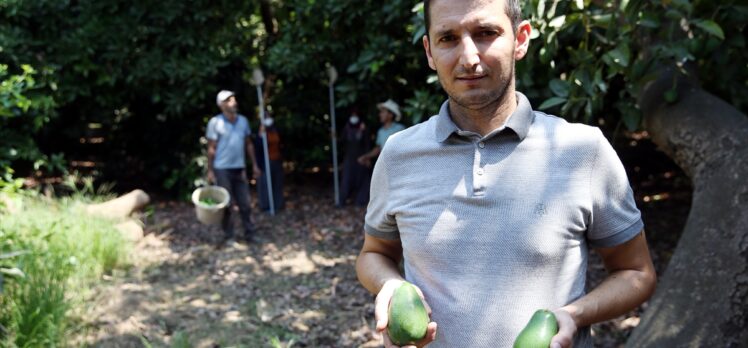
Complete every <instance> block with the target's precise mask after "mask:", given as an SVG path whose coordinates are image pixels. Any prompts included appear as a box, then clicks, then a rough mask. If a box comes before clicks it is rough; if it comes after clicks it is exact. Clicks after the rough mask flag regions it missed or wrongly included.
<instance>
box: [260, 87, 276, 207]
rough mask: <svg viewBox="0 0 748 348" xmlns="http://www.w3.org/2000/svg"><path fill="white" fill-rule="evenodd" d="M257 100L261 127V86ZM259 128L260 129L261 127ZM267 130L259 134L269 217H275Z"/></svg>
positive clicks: (263, 112) (263, 114)
mask: <svg viewBox="0 0 748 348" xmlns="http://www.w3.org/2000/svg"><path fill="white" fill-rule="evenodd" d="M257 100H258V101H259V103H260V123H262V126H264V125H265V101H264V100H262V84H261V83H258V84H257ZM262 126H261V127H262ZM267 134H268V130H267V127H266V128H265V134H260V136H261V137H262V151H263V154H265V172H264V174H265V179H266V180H265V181H266V182H267V185H268V202H269V203H270V215H275V202H274V201H273V182H272V179H271V178H270V156H268V137H267ZM258 184H259V183H258Z"/></svg>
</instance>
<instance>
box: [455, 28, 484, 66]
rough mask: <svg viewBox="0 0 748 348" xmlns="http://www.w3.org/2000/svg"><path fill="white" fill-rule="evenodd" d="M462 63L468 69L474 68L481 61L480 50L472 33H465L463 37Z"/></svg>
mask: <svg viewBox="0 0 748 348" xmlns="http://www.w3.org/2000/svg"><path fill="white" fill-rule="evenodd" d="M460 46H461V48H462V52H460V62H459V63H460V65H462V66H463V67H464V68H465V69H467V70H472V69H474V68H475V66H476V65H478V64H479V63H480V54H479V53H480V52H479V51H478V46H476V45H475V41H473V38H472V37H470V35H463V36H462V39H461V45H460Z"/></svg>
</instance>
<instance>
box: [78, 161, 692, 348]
mask: <svg viewBox="0 0 748 348" xmlns="http://www.w3.org/2000/svg"><path fill="white" fill-rule="evenodd" d="M674 175H675V176H674ZM679 178H681V179H679ZM634 179H635V192H637V201H638V204H639V206H640V207H641V208H642V211H643V215H644V219H645V223H646V224H647V230H648V236H649V239H650V245H651V248H652V253H653V258H654V261H655V263H656V267H657V269H658V273H660V274H662V272H663V271H664V267H665V265H666V263H667V260H668V259H669V257H670V255H671V254H672V251H673V250H674V247H675V243H676V241H677V238H678V235H679V233H680V230H681V229H682V227H683V223H684V221H685V217H686V216H687V214H688V207H689V205H690V191H689V188H688V184H687V182H685V181H683V180H682V174H678V173H675V174H673V173H670V174H667V173H665V172H658V173H654V174H647V175H644V176H643V177H642V178H637V177H636V175H634ZM678 180H681V181H678ZM289 192H292V193H293V194H291V195H288V205H287V208H286V209H285V210H284V211H282V212H280V214H278V215H277V216H274V217H272V216H269V215H267V214H261V213H258V212H257V211H256V210H255V211H254V214H253V217H254V220H255V223H256V224H257V226H258V227H259V229H260V231H261V232H260V243H257V244H251V245H245V244H235V245H226V246H220V239H221V231H220V230H219V229H218V228H216V227H206V226H202V225H200V224H199V223H197V221H196V220H195V217H194V212H193V207H192V206H191V205H190V204H188V203H182V202H161V203H155V204H154V205H153V206H154V207H155V209H154V211H153V212H152V213H151V214H148V215H147V216H146V217H144V221H145V223H146V237H145V238H144V239H143V240H141V241H140V242H138V244H137V246H136V248H135V250H134V255H133V262H134V266H133V267H132V268H131V269H130V270H128V271H126V272H123V273H122V274H115V275H113V276H112V277H110V278H107V281H106V282H105V284H104V285H103V286H102V287H101V288H100V289H99V291H98V292H97V293H96V295H94V296H93V297H92V298H91V299H90V301H89V302H88V303H89V309H88V312H89V313H88V314H87V315H86V317H85V319H84V320H83V323H82V325H83V327H84V330H83V333H82V334H81V335H80V336H79V337H78V338H77V341H76V343H85V344H87V345H90V346H94V347H144V346H148V345H150V346H154V347H168V346H172V344H174V343H175V342H176V341H178V338H181V339H186V340H187V341H188V342H189V346H194V347H379V346H380V344H379V342H380V337H379V336H378V335H377V334H376V333H375V332H374V331H373V330H372V328H373V326H374V324H373V296H372V295H370V294H369V293H368V292H367V291H366V290H364V289H363V288H362V287H361V286H360V285H359V283H358V281H357V280H356V275H355V271H354V264H355V259H356V255H357V253H358V250H359V248H360V246H361V243H362V241H363V234H362V233H363V232H362V222H363V218H364V212H365V211H364V209H363V208H358V207H346V208H342V209H336V208H334V207H333V204H332V202H331V200H332V199H331V197H330V196H331V195H330V194H329V193H327V192H322V191H319V190H316V189H304V188H302V187H292V188H288V190H287V194H288V193H289ZM656 195H659V196H657V197H655V196H656ZM663 195H666V196H663ZM604 276H605V271H604V269H603V267H602V265H601V263H600V260H599V258H597V257H593V258H592V259H591V262H590V265H589V273H588V284H590V285H591V286H593V285H594V284H597V283H599V282H600V281H601V280H602V279H603V277H604ZM642 308H644V309H646V304H645V305H644V306H643V307H642ZM640 311H641V309H638V310H635V311H632V312H631V313H628V314H627V315H624V316H621V317H619V318H616V319H615V320H612V321H609V322H606V323H603V324H599V325H596V326H594V327H593V335H594V336H595V344H596V346H599V347H619V346H621V345H622V343H623V342H624V341H625V339H626V337H628V335H629V333H630V331H631V329H632V328H634V327H635V326H636V325H637V324H638V322H639V314H640Z"/></svg>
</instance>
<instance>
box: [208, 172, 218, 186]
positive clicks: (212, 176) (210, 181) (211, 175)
mask: <svg viewBox="0 0 748 348" xmlns="http://www.w3.org/2000/svg"><path fill="white" fill-rule="evenodd" d="M215 182H216V174H215V173H213V170H208V184H213V183H215Z"/></svg>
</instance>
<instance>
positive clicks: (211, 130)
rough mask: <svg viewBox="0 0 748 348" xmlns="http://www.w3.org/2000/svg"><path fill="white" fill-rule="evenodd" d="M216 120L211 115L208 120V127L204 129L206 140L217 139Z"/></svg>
mask: <svg viewBox="0 0 748 348" xmlns="http://www.w3.org/2000/svg"><path fill="white" fill-rule="evenodd" d="M217 121H218V120H217V119H216V118H215V117H213V118H211V119H210V121H208V127H207V129H206V130H205V137H206V138H208V140H214V141H215V140H218V132H217V131H216V122H217Z"/></svg>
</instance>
